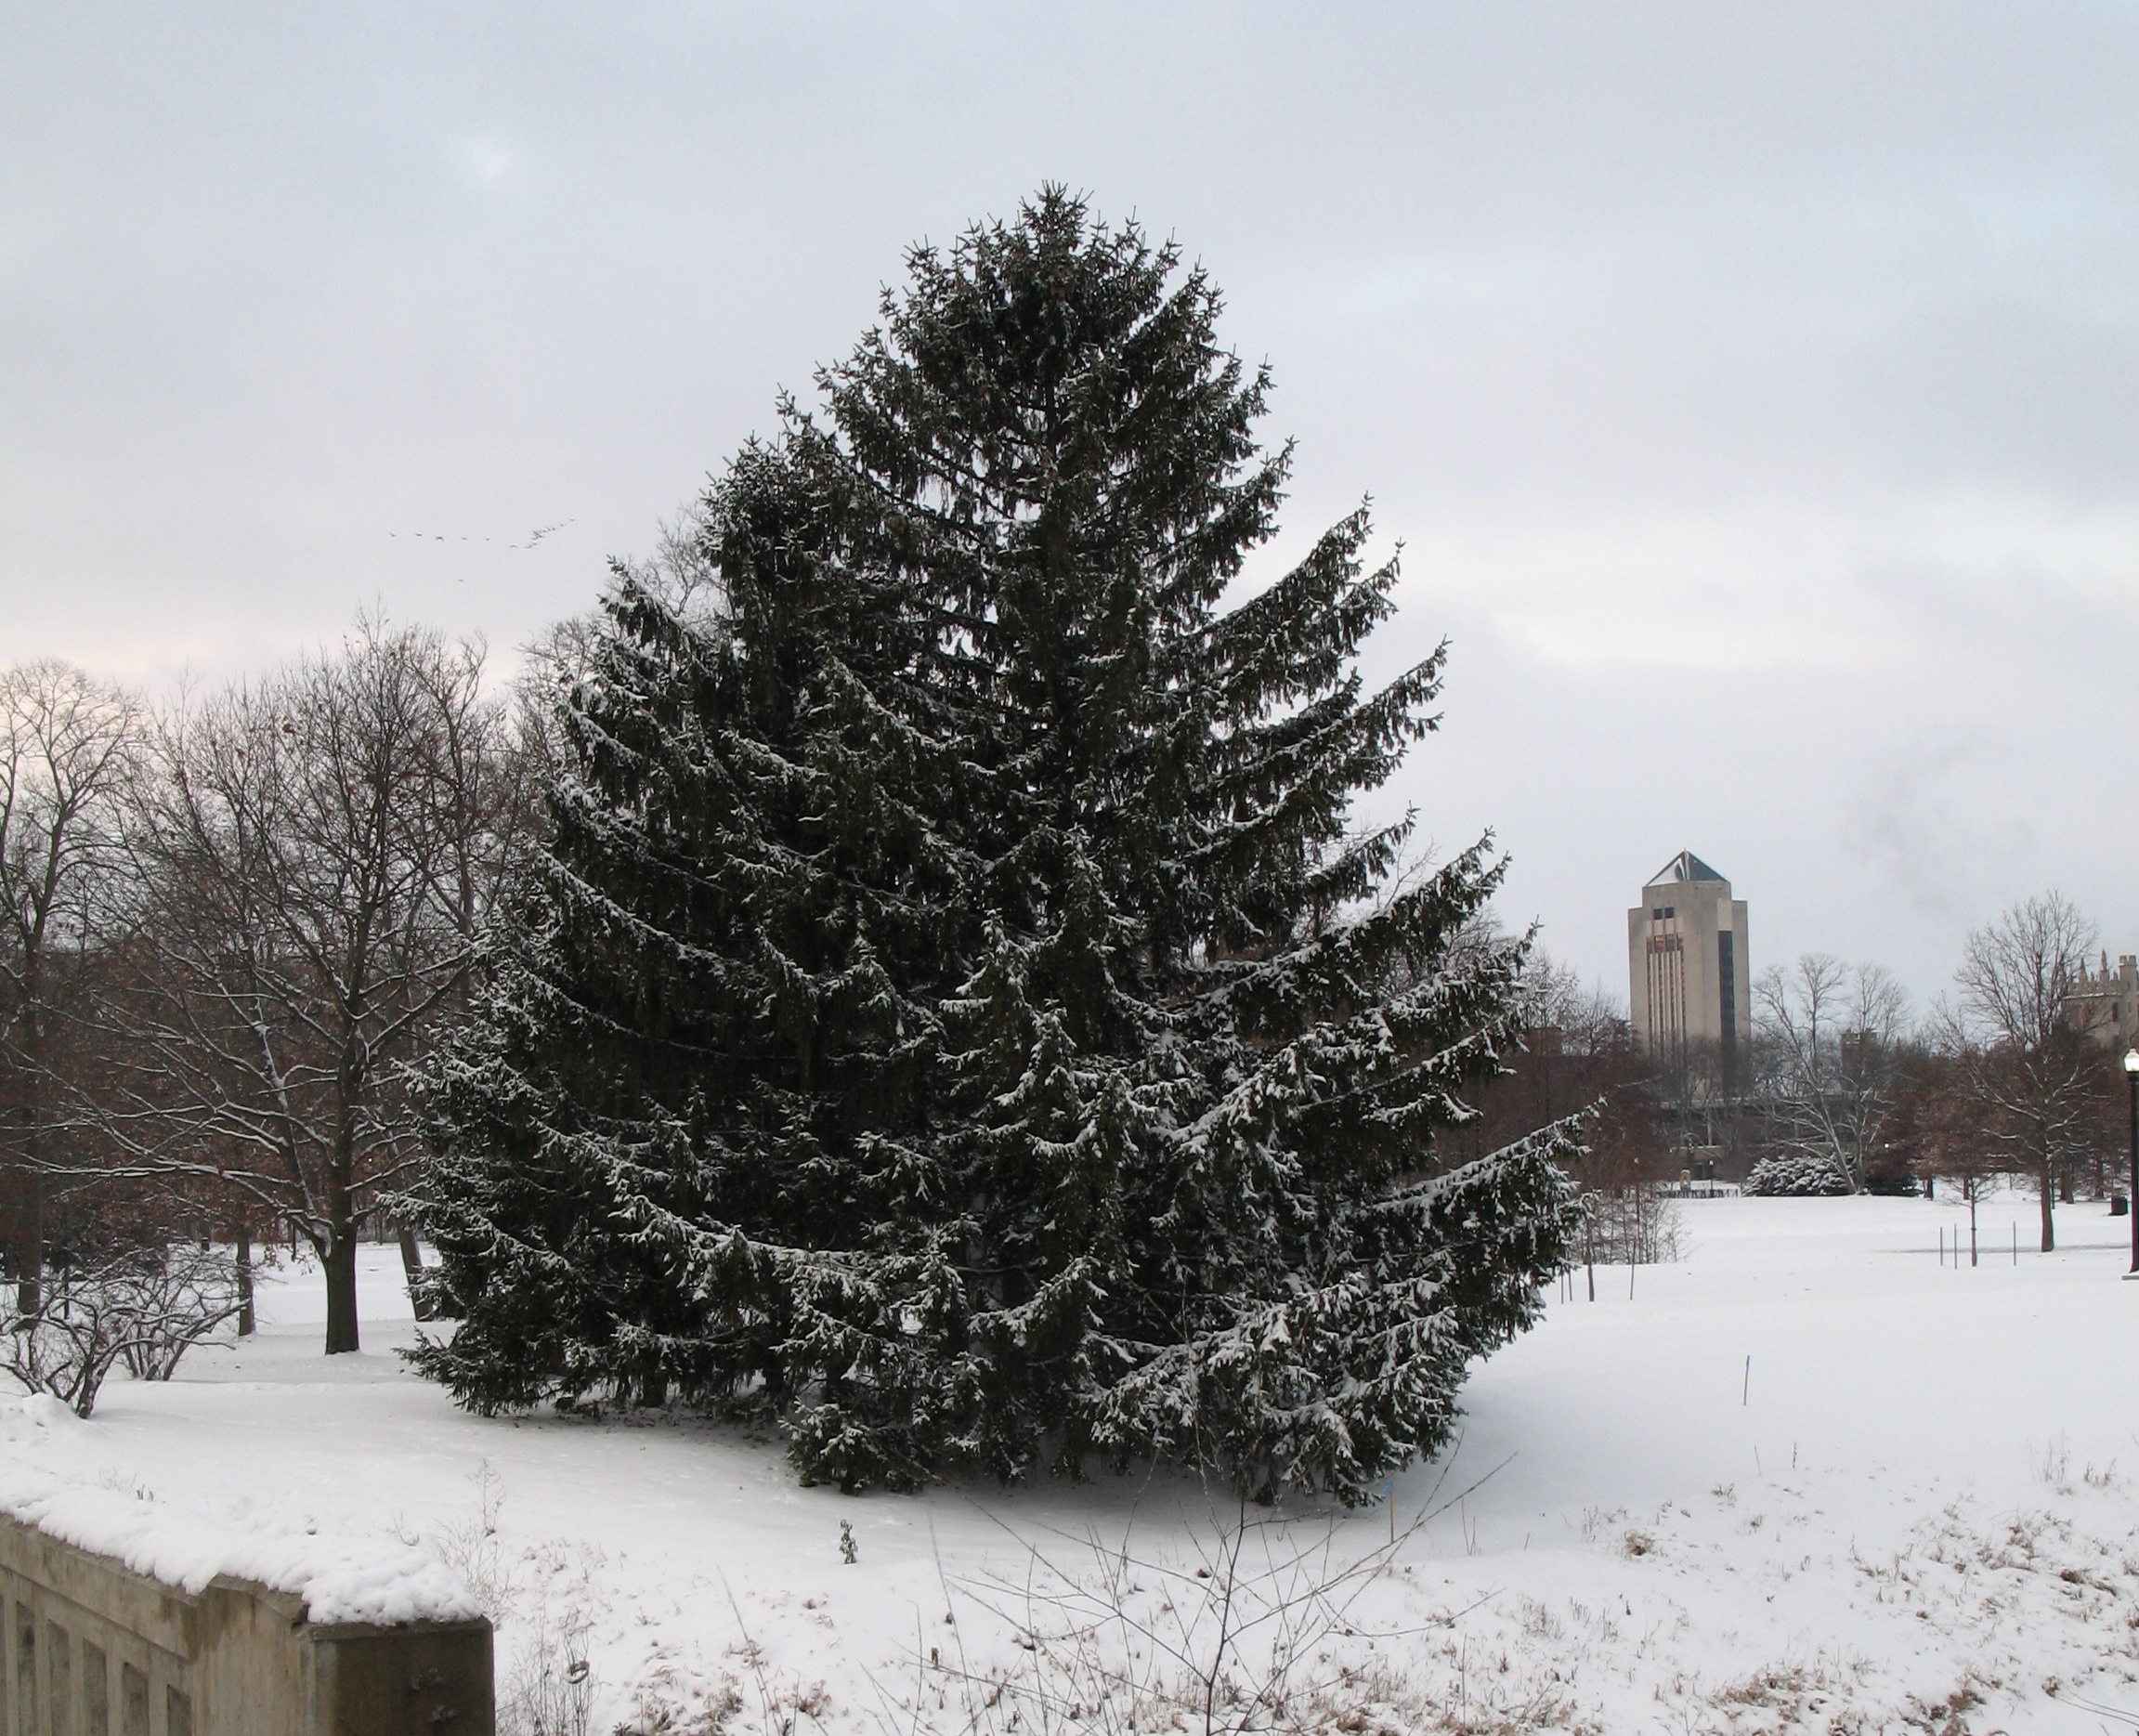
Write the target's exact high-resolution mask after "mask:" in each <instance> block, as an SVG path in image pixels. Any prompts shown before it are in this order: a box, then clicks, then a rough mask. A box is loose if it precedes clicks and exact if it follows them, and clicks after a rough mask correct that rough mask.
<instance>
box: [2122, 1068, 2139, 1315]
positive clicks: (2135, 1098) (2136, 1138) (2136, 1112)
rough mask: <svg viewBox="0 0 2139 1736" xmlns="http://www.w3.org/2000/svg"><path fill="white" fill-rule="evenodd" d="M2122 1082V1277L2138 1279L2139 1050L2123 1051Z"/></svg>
mask: <svg viewBox="0 0 2139 1736" xmlns="http://www.w3.org/2000/svg"><path fill="white" fill-rule="evenodd" d="M2124 1082H2125V1084H2127V1085H2129V1086H2130V1087H2131V1088H2132V1191H2131V1193H2129V1194H2126V1195H2125V1196H2124V1199H2125V1205H2124V1209H2125V1211H2126V1213H2127V1214H2128V1215H2129V1216H2130V1217H2131V1220H2132V1270H2131V1271H2130V1272H2128V1273H2125V1274H2124V1275H2125V1276H2126V1277H2127V1278H2139V1049H2127V1050H2126V1051H2124Z"/></svg>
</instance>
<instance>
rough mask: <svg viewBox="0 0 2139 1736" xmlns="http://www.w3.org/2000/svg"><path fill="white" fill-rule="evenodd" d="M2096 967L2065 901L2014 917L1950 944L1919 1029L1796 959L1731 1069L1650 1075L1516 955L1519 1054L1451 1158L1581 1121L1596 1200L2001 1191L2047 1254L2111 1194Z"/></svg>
mask: <svg viewBox="0 0 2139 1736" xmlns="http://www.w3.org/2000/svg"><path fill="white" fill-rule="evenodd" d="M2095 946H2096V932H2095V929H2094V926H2093V923H2092V922H2091V921H2090V920H2088V919H2087V918H2086V917H2085V916H2084V914H2083V913H2082V912H2080V910H2079V909H2078V908H2077V907H2075V906H2074V905H2073V904H2072V903H2071V902H2070V900H2068V899H2067V898H2065V897H2064V896H2063V895H2062V894H2058V893H2055V892H2050V893H2045V894H2041V895H2039V896H2035V897H2030V898H2026V899H2023V900H2021V901H2020V902H2018V903H2016V904H2015V905H2014V906H2013V907H2010V908H2009V909H2007V910H2005V911H2004V912H2002V914H2001V915H2000V916H1999V917H1998V918H1996V919H1995V920H1993V921H1991V922H1989V923H1987V924H1985V925H1984V926H1982V927H1980V928H1978V929H1976V930H1974V931H1972V932H1971V933H1969V934H1968V935H1967V937H1966V939H1965V941H1964V942H1963V949H1962V959H1961V962H1960V964H1959V966H1958V968H1957V969H1956V971H1955V973H1954V978H1953V987H1952V990H1951V992H1950V994H1948V995H1945V996H1942V997H1940V998H1939V999H1938V1000H1937V1002H1935V1004H1934V1005H1933V1006H1932V1007H1931V1008H1930V1009H1929V1010H1928V1011H1926V1012H1923V1013H1921V1014H1920V1013H1918V1012H1916V1011H1915V1010H1914V1009H1912V1008H1911V1004H1910V999H1909V997H1908V994H1907V992H1906V991H1905V990H1904V989H1903V988H1902V987H1901V985H1900V984H1899V983H1898V982H1897V981H1896V980H1895V978H1894V977H1893V975H1892V974H1891V973H1890V972H1887V971H1885V969H1884V968H1882V967H1880V966H1878V965H1875V964H1851V963H1847V962H1846V961H1844V960H1842V959H1836V958H1833V957H1831V956H1829V955H1826V954H1823V953H1807V954H1805V955H1803V956H1802V957H1800V958H1799V959H1796V960H1795V961H1794V962H1793V963H1792V964H1790V965H1789V966H1787V967H1776V968H1771V969H1769V970H1768V971H1767V972H1764V973H1763V974H1762V975H1761V976H1760V977H1759V978H1758V980H1757V981H1756V983H1755V985H1754V1028H1753V1031H1752V1033H1751V1036H1750V1039H1749V1040H1748V1041H1747V1042H1746V1043H1745V1045H1744V1046H1743V1047H1742V1049H1741V1052H1740V1054H1739V1055H1738V1056H1737V1057H1735V1064H1734V1065H1733V1066H1731V1067H1730V1068H1728V1069H1726V1068H1725V1067H1724V1066H1723V1065H1722V1063H1721V1057H1719V1056H1717V1055H1716V1054H1715V1053H1713V1052H1703V1051H1702V1050H1701V1049H1699V1048H1698V1047H1697V1048H1695V1049H1694V1050H1693V1051H1691V1052H1690V1053H1689V1054H1688V1055H1686V1056H1684V1057H1674V1058H1673V1059H1672V1060H1671V1061H1670V1062H1669V1063H1668V1064H1663V1063H1660V1062H1659V1061H1658V1060H1657V1059H1656V1058H1653V1057H1651V1056H1650V1054H1649V1053H1648V1052H1647V1051H1645V1049H1644V1047H1643V1045H1642V1044H1641V1043H1640V1042H1639V1041H1638V1040H1637V1038H1636V1036H1635V1033H1634V1031H1633V1030H1632V1028H1631V1026H1630V1025H1628V1023H1627V1021H1626V1017H1625V1014H1624V1003H1621V1002H1618V1001H1616V1000H1615V999H1613V998H1612V997H1611V996H1610V995H1609V994H1607V993H1606V992H1605V991H1603V990H1602V989H1600V988H1592V989H1586V990H1585V988H1584V987H1583V985H1581V983H1580V981H1579V979H1578V978H1576V977H1575V976H1574V975H1573V973H1572V972H1569V971H1567V970H1566V969H1565V968H1564V967H1562V966H1560V965H1558V964H1556V963H1555V962H1554V961H1553V960H1552V959H1550V958H1548V957H1546V955H1545V954H1544V953H1543V952H1542V951H1541V952H1538V953H1534V954H1533V956H1532V958H1531V960H1530V963H1529V966H1528V972H1527V975H1526V991H1525V992H1526V993H1527V994H1528V996H1529V997H1530V999H1531V1003H1532V1008H1533V1012H1532V1018H1531V1034H1530V1036H1529V1038H1528V1039H1527V1041H1526V1044H1525V1046H1524V1048H1523V1050H1522V1051H1520V1052H1519V1053H1517V1054H1514V1055H1512V1056H1510V1057H1508V1058H1507V1060H1506V1069H1505V1072H1504V1074H1503V1076H1502V1077H1501V1078H1500V1079H1499V1080H1497V1081H1496V1082H1495V1084H1494V1085H1493V1088H1492V1089H1491V1090H1489V1091H1488V1092H1487V1093H1486V1094H1485V1096H1484V1098H1483V1100H1482V1103H1481V1115H1480V1120H1479V1122H1478V1123H1477V1125H1476V1126H1475V1127H1474V1128H1471V1129H1466V1130H1465V1133H1464V1135H1463V1137H1465V1138H1466V1139H1467V1140H1470V1141H1471V1142H1474V1144H1475V1145H1476V1146H1477V1147H1479V1148H1480V1149H1482V1148H1486V1147H1490V1146H1492V1145H1493V1144H1494V1143H1495V1142H1500V1141H1504V1140H1506V1139H1507V1138H1509V1137H1513V1136H1515V1135H1519V1133H1520V1132H1522V1131H1523V1130H1525V1129H1528V1128H1531V1127H1535V1126H1542V1125H1544V1124H1545V1123H1546V1122H1547V1121H1549V1120H1550V1119H1551V1118H1552V1117H1553V1116H1556V1115H1559V1114H1563V1113H1565V1110H1566V1106H1567V1105H1569V1104H1571V1103H1576V1102H1587V1101H1590V1100H1592V1099H1594V1100H1596V1101H1597V1102H1598V1103H1599V1105H1600V1120H1599V1123H1598V1130H1597V1132H1596V1134H1595V1135H1594V1136H1593V1137H1592V1138H1591V1140H1590V1141H1589V1149H1588V1151H1587V1153H1586V1154H1585V1156H1584V1157H1583V1158H1582V1159H1581V1174H1580V1177H1579V1179H1580V1181H1582V1182H1583V1184H1584V1185H1585V1187H1586V1188H1588V1189H1589V1190H1591V1191H1592V1192H1593V1193H1596V1194H1620V1193H1624V1192H1626V1191H1629V1190H1637V1189H1657V1188H1663V1187H1668V1186H1671V1185H1676V1184H1677V1183H1678V1182H1680V1181H1681V1180H1682V1179H1685V1178H1689V1177H1693V1176H1702V1175H1708V1174H1714V1175H1716V1176H1719V1177H1722V1178H1726V1179H1728V1180H1731V1181H1742V1182H1743V1183H1744V1184H1745V1185H1746V1186H1747V1188H1748V1190H1749V1191H1752V1192H1760V1193H1787V1194H1856V1193H1873V1194H1900V1193H1915V1192H1918V1191H1920V1190H1922V1189H1926V1188H1933V1189H1935V1188H1937V1186H1938V1185H1939V1184H1940V1183H1945V1184H1947V1185H1949V1186H1950V1187H1951V1188H1953V1189H1954V1190H1955V1191H1956V1192H1957V1193H1959V1194H1960V1195H1961V1196H1962V1197H1963V1199H1964V1200H1968V1201H1971V1202H1972V1201H1974V1200H1975V1199H1976V1197H1977V1196H1978V1195H1979V1194H1981V1192H1982V1191H1983V1190H1984V1189H1985V1188H1987V1187H1989V1186H1990V1185H1992V1184H1998V1185H2006V1186H2014V1187H2018V1188H2021V1189H2025V1190H2027V1191H2028V1192H2030V1193H2032V1194H2034V1196H2035V1198H2036V1200H2037V1203H2038V1207H2039V1215H2040V1242H2041V1247H2042V1248H2043V1249H2044V1250H2045V1251H2047V1250H2049V1249H2051V1248H2053V1247H2054V1246H2055V1242H2056V1226H2055V1216H2054V1208H2055V1207H2056V1206H2057V1205H2058V1204H2060V1203H2064V1204H2070V1203H2072V1202H2073V1201H2075V1200H2077V1199H2080V1198H2096V1199H2099V1198H2105V1197H2107V1196H2109V1195H2111V1194H2121V1193H2122V1192H2123V1191H2124V1182H2123V1180H2122V1178H2123V1176H2124V1174H2125V1169H2124V1166H2123V1154H2124V1151H2125V1144H2126V1141H2127V1139H2128V1137H2129V1128H2128V1125H2127V1116H2128V1106H2127V1097H2126V1086H2125V1084H2124V1078H2123V1071H2122V1067H2121V1064H2120V1060H2121V1055H2122V1051H2123V1048H2124V1044H2123V1043H2121V1042H2119V1043H2109V1042H2106V1041H2105V1040H2103V1037H2104V1034H2103V1033H2102V1032H2101V1031H2098V1030H2096V1029H2094V1028H2093V1027H2092V1026H2091V1025H2090V1024H2089V1022H2088V1018H2087V1016H2086V1015H2085V1013H2084V1012H2082V1011H2081V1010H2080V1007H2079V1006H2077V1005H2076V1003H2075V999H2074V997H2075V995H2076V994H2077V992H2078V991H2079V989H2080V985H2081V980H2082V977H2083V976H2084V974H2085V972H2086V968H2087V964H2088V960H2089V959H2090V957H2091V955H2092V954H2093V951H2094V948H2095Z"/></svg>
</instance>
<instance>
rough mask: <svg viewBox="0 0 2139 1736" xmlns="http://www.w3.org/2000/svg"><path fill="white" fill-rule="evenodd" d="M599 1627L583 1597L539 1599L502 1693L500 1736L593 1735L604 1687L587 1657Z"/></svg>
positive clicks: (499, 1715) (500, 1698)
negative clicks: (598, 1697)
mask: <svg viewBox="0 0 2139 1736" xmlns="http://www.w3.org/2000/svg"><path fill="white" fill-rule="evenodd" d="M527 1627H528V1632H527V1634H526V1637H525V1638H523V1639H522V1640H521V1642H520V1644H519V1646H518V1647H517V1648H516V1649H515V1651H514V1654H513V1662H512V1665H511V1667H510V1668H509V1669H508V1670H507V1671H506V1672H505V1677H504V1681H503V1683H502V1687H501V1690H500V1691H499V1694H498V1736H590V1732H591V1731H592V1730H593V1716H594V1695H595V1692H596V1690H597V1689H598V1687H599V1683H598V1682H597V1681H596V1679H595V1676H594V1670H593V1664H590V1663H589V1662H588V1659H587V1634H588V1630H589V1629H590V1628H592V1627H593V1617H592V1616H591V1615H590V1614H589V1613H588V1612H587V1606H586V1604H585V1603H584V1602H583V1601H582V1600H581V1599H578V1598H570V1599H567V1600H566V1601H565V1602H564V1603H562V1604H561V1605H559V1606H555V1607H553V1606H552V1605H551V1603H550V1602H549V1600H548V1599H546V1598H545V1599H541V1600H540V1601H539V1602H538V1604H537V1606H536V1609H535V1612H534V1615H533V1617H532V1618H531V1619H530V1620H529V1621H528V1624H527Z"/></svg>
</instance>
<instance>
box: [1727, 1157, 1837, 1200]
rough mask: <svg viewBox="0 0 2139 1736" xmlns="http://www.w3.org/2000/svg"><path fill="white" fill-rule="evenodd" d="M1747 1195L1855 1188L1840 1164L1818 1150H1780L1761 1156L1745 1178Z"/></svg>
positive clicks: (1811, 1192)
mask: <svg viewBox="0 0 2139 1736" xmlns="http://www.w3.org/2000/svg"><path fill="white" fill-rule="evenodd" d="M1745 1191H1746V1192H1747V1193H1748V1194H1848V1193H1853V1192H1854V1191H1855V1190H1854V1189H1853V1188H1851V1186H1850V1185H1849V1178H1848V1176H1846V1174H1844V1173H1843V1169H1842V1166H1841V1165H1840V1164H1838V1163H1836V1162H1835V1161H1834V1159H1833V1158H1832V1157H1830V1156H1827V1155H1825V1154H1823V1153H1820V1152H1779V1153H1778V1154H1777V1155H1774V1156H1772V1157H1763V1158H1762V1159H1761V1160H1760V1161H1759V1162H1758V1163H1756V1164H1754V1166H1753V1169H1752V1172H1751V1173H1750V1174H1749V1175H1747V1176H1746V1178H1745Z"/></svg>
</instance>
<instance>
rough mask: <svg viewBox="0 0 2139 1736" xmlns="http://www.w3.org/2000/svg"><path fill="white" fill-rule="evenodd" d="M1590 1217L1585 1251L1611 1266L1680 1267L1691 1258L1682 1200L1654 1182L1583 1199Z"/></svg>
mask: <svg viewBox="0 0 2139 1736" xmlns="http://www.w3.org/2000/svg"><path fill="white" fill-rule="evenodd" d="M1583 1204H1584V1207H1585V1209H1586V1210H1587V1212H1588V1214H1589V1227H1588V1235H1589V1238H1590V1239H1589V1241H1588V1242H1587V1243H1586V1244H1585V1253H1587V1254H1588V1256H1589V1258H1590V1259H1592V1260H1597V1261H1598V1262H1599V1263H1601V1264H1603V1265H1607V1266H1624V1265H1636V1266H1656V1265H1664V1266H1668V1265H1675V1264H1676V1263H1677V1261H1678V1260H1682V1259H1683V1258H1685V1254H1686V1224H1685V1220H1684V1218H1683V1217H1682V1216H1681V1215H1680V1212H1679V1207H1678V1202H1677V1201H1676V1200H1674V1199H1672V1198H1671V1197H1670V1196H1669V1195H1668V1194H1665V1193H1664V1192H1663V1189H1662V1187H1660V1186H1659V1185H1658V1184H1656V1183H1655V1182H1652V1181H1642V1182H1636V1183H1634V1184H1632V1185H1630V1186H1627V1187H1622V1188H1616V1189H1611V1190H1599V1191H1598V1192H1597V1193H1594V1194H1589V1195H1587V1196H1586V1197H1585V1200H1584V1201H1583Z"/></svg>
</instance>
